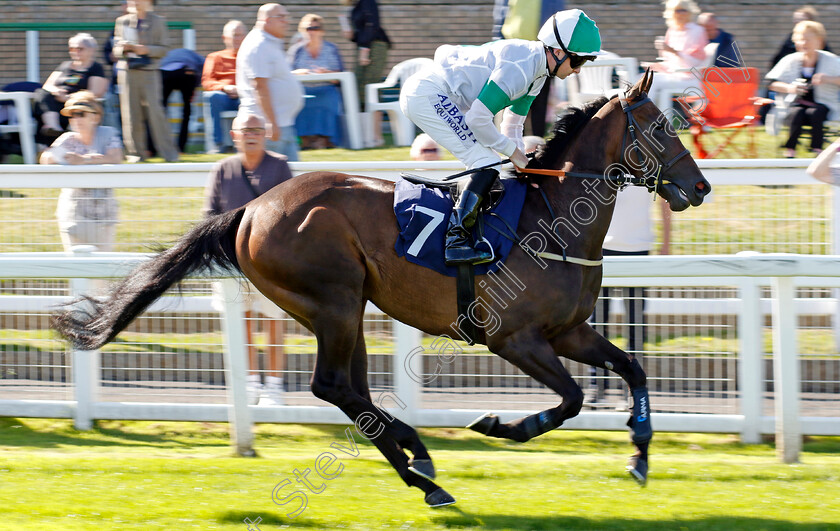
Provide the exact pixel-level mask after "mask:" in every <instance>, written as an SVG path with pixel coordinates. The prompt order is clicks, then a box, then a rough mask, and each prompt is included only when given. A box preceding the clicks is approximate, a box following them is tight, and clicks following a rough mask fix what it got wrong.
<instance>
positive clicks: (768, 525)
mask: <svg viewBox="0 0 840 531" xmlns="http://www.w3.org/2000/svg"><path fill="white" fill-rule="evenodd" d="M440 511H441V512H442V513H449V514H440V515H436V516H433V517H432V518H431V520H432V521H433V522H434V523H435V524H437V525H440V526H444V527H451V528H455V529H459V528H463V527H475V528H478V529H527V530H529V531H531V530H548V531H555V530H557V529H564V530H567V529H587V530H589V529H622V530H625V529H640V530H645V531H649V530H663V531H666V530H667V531H671V530H673V529H719V530H721V531H730V530H733V529H744V530H749V531H753V530H754V529H762V530H773V529H778V530H780V531H781V530H785V531H790V530H797V531H800V530H801V531H811V530H813V531H817V530H823V529H829V528H832V526H834V525H836V522H821V523H800V522H793V521H789V520H773V519H768V518H749V517H738V516H715V517H708V518H698V519H694V520H692V519H676V520H662V521H652V520H643V519H631V518H605V519H596V518H581V517H575V516H569V517H563V516H559V517H558V516H556V515H552V516H528V515H519V516H511V515H498V514H470V513H467V512H464V511H462V510H460V509H458V508H456V507H446V508H444V509H440Z"/></svg>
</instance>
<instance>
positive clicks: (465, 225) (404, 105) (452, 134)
mask: <svg viewBox="0 0 840 531" xmlns="http://www.w3.org/2000/svg"><path fill="white" fill-rule="evenodd" d="M538 38H539V40H538V41H525V40H518V39H511V40H506V39H505V40H499V41H493V42H489V43H487V44H484V45H482V46H451V45H443V46H441V47H439V48H438V49H437V51H436V52H435V62H434V64H433V65H431V66H429V67H427V68H424V69H423V70H420V71H419V72H417V73H416V74H414V75H413V76H411V77H410V78H408V80H407V81H406V82H405V84H404V85H403V88H402V90H401V91H400V109H402V111H403V113H404V114H405V115H406V116H407V117H408V118H409V119H410V120H411V121H412V122H414V123H415V124H417V125H418V126H420V128H421V129H423V131H425V132H426V133H428V135H429V136H430V137H432V138H433V139H434V140H435V141H436V142H437V143H438V144H440V145H441V146H443V147H445V148H446V149H448V150H449V151H450V152H452V154H453V155H455V157H456V158H457V159H458V160H460V161H461V162H463V163H464V164H465V165H466V166H467V168H468V169H476V170H477V171H476V172H474V173H473V174H472V176H471V177H470V178H469V180H468V182H467V185H466V189H465V190H464V191H463V192H462V193H461V197H460V198H459V199H458V204H457V205H455V209H454V210H453V211H452V215H451V217H450V218H449V228H448V229H447V231H446V250H445V252H444V254H445V258H446V265H450V266H455V265H460V264H482V263H484V262H488V261H489V260H490V259H491V258H492V254H491V253H490V252H489V251H490V249H487V248H480V249H476V248H474V246H473V244H472V242H471V234H470V229H471V228H472V226H473V224H475V219H476V216H477V215H478V207H479V206H480V205H481V203H482V202H483V201H484V200H485V198H486V196H487V193H488V192H489V191H490V188H491V187H492V186H493V183H494V182H495V181H496V178H497V177H498V176H499V170H498V168H497V167H494V166H497V165H499V164H501V157H500V156H499V154H502V155H504V156H506V157H510V159H511V161H512V162H513V163H514V164H515V165H516V166H519V167H521V168H524V167H525V166H526V165H527V164H528V158H527V157H526V156H525V153H524V152H523V150H524V143H523V141H522V126H523V124H524V123H525V117H526V116H527V114H528V110H529V109H530V108H531V102H533V101H534V98H536V97H537V95H538V94H539V93H540V90H541V89H542V87H543V83H545V81H546V79H548V78H549V77H559V78H560V79H564V78H566V77H568V76H570V75H571V74H573V73H579V72H580V67H581V66H583V64H584V63H585V62H586V61H590V60H592V59H594V58H595V56H596V55H600V54H601V53H603V52H601V34H600V32H599V31H598V26H596V25H595V22H593V21H592V19H590V18H589V17H587V16H586V13H584V12H583V11H581V10H580V9H569V10H566V11H558V12H557V13H555V14H554V15H553V16H552V17H551V18H549V19H548V21H546V23H545V24H543V26H542V28H541V29H540V31H539V33H538ZM502 109H504V110H505V112H504V118H503V119H502V125H501V130H502V131H501V132H499V130H498V129H496V126H495V125H494V123H493V117H494V116H495V115H496V114H497V113H498V112H500V111H501V110H502Z"/></svg>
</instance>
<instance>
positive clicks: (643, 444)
mask: <svg viewBox="0 0 840 531" xmlns="http://www.w3.org/2000/svg"><path fill="white" fill-rule="evenodd" d="M552 346H553V347H554V349H555V350H556V351H557V354H558V355H560V356H565V357H567V358H569V359H571V360H574V361H579V362H581V363H586V364H588V365H593V366H595V367H602V368H605V369H609V370H611V371H613V372H614V373H616V374H618V375H619V376H621V377H622V378H623V379H624V381H625V382H627V385H628V386H629V387H630V393H631V395H632V396H633V409H632V412H631V414H630V420H628V421H627V426H628V427H629V428H630V437H631V439H632V440H633V444H635V445H636V453H635V455H633V457H631V458H630V463H629V464H628V465H627V471H628V472H630V474H631V475H632V476H633V478H634V479H635V480H636V481H638V482H639V484H640V485H644V484H645V483H646V482H647V471H648V446H649V444H650V440H651V438H652V437H653V428H652V427H651V423H650V397H649V396H648V390H647V376H646V375H645V371H644V370H642V366H641V365H640V364H639V362H638V360H636V358H635V357H633V356H630V355H629V354H627V353H626V352H624V351H623V350H621V349H620V348H618V347H616V346H615V345H613V344H612V343H610V342H609V341H608V340H606V339H604V337H603V336H601V335H600V334H599V333H597V332H595V330H593V329H592V327H591V326H589V324H587V323H582V324H580V325H578V326H577V327H575V328H573V329H572V330H570V331H568V332H566V333H565V334H563V335H561V336H558V337H556V338H554V339H553V340H552Z"/></svg>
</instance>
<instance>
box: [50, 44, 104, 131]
mask: <svg viewBox="0 0 840 531" xmlns="http://www.w3.org/2000/svg"><path fill="white" fill-rule="evenodd" d="M67 44H68V47H69V52H70V60H69V61H65V62H63V63H61V64H60V65H58V68H57V69H56V70H55V72H53V73H52V74H50V77H48V78H47V80H46V81H45V82H44V85H43V87H42V88H40V89H38V90H37V91H36V92H35V117H36V118H37V120H38V125H39V141H41V143H44V144H48V143H50V142H52V140H54V139H55V137H57V136H58V135H60V134H61V133H63V132H64V130H65V129H67V126H68V121H67V118H62V117H60V116H59V111H61V109H62V107H64V103H65V102H66V101H67V98H68V97H69V96H70V95H71V94H73V93H75V92H78V91H80V90H89V91H91V92H92V93H93V94H94V96H96V97H97V98H104V97H105V92H106V91H107V90H108V80H107V79H106V78H105V70H104V69H103V68H102V65H101V64H99V63H97V62H96V61H94V57H95V56H96V49H97V48H96V39H94V38H93V36H91V35H90V34H89V33H77V34H76V35H74V36H72V37H70V40H68V41H67Z"/></svg>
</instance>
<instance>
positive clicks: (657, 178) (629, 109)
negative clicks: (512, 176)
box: [516, 94, 690, 192]
mask: <svg viewBox="0 0 840 531" xmlns="http://www.w3.org/2000/svg"><path fill="white" fill-rule="evenodd" d="M619 101H620V102H621V110H623V111H624V114H625V115H627V132H628V133H629V135H630V145H632V146H633V151H634V152H635V153H636V161H637V162H639V163H641V161H642V159H643V154H642V150H641V148H640V147H639V145H640V143H639V141H638V139H637V137H636V127H637V126H638V125H639V123H638V122H637V121H636V118H635V117H634V116H633V111H634V110H635V109H637V108H639V107H641V106H642V105H644V104H645V103H648V102H649V101H651V99H650V98H649V97H648V95H647V94H644V97H643V98H642V99H640V100H639V101H637V102H636V103H633V104H632V105H631V104H629V103H628V102H627V99H626V98H619ZM626 146H627V134H625V135H624V136H622V138H621V153H624V151H625V147H626ZM651 151H652V152H653V156H654V158H655V159H656V162H657V163H658V164H657V170H656V175H652V176H649V177H644V176H642V177H636V176H633V175H631V174H624V175H621V176H615V177H614V176H612V175H606V174H603V173H593V172H576V171H563V170H548V169H542V168H516V171H517V172H518V173H521V174H525V175H548V176H551V177H576V178H579V179H601V180H604V181H608V182H612V183H615V184H616V185H618V186H624V185H633V186H643V187H645V188H647V190H648V192H658V191H659V188H660V187H661V186H662V185H663V184H670V183H671V181H670V180H668V179H663V178H662V174H663V172H667V171H668V170H669V169H671V167H672V166H673V165H674V164H676V163H677V161H679V160H680V159H681V158H683V157H684V156H686V155H688V154H689V153H690V152H689V151H688V149H683V150H682V151H681V152H680V153H678V154H677V155H676V156H675V157H673V158H672V159H671V160H669V161H668V162H665V161H664V160H662V159H661V158H660V157H659V155H658V154H657V152H656V150H651ZM639 166H641V164H639Z"/></svg>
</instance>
